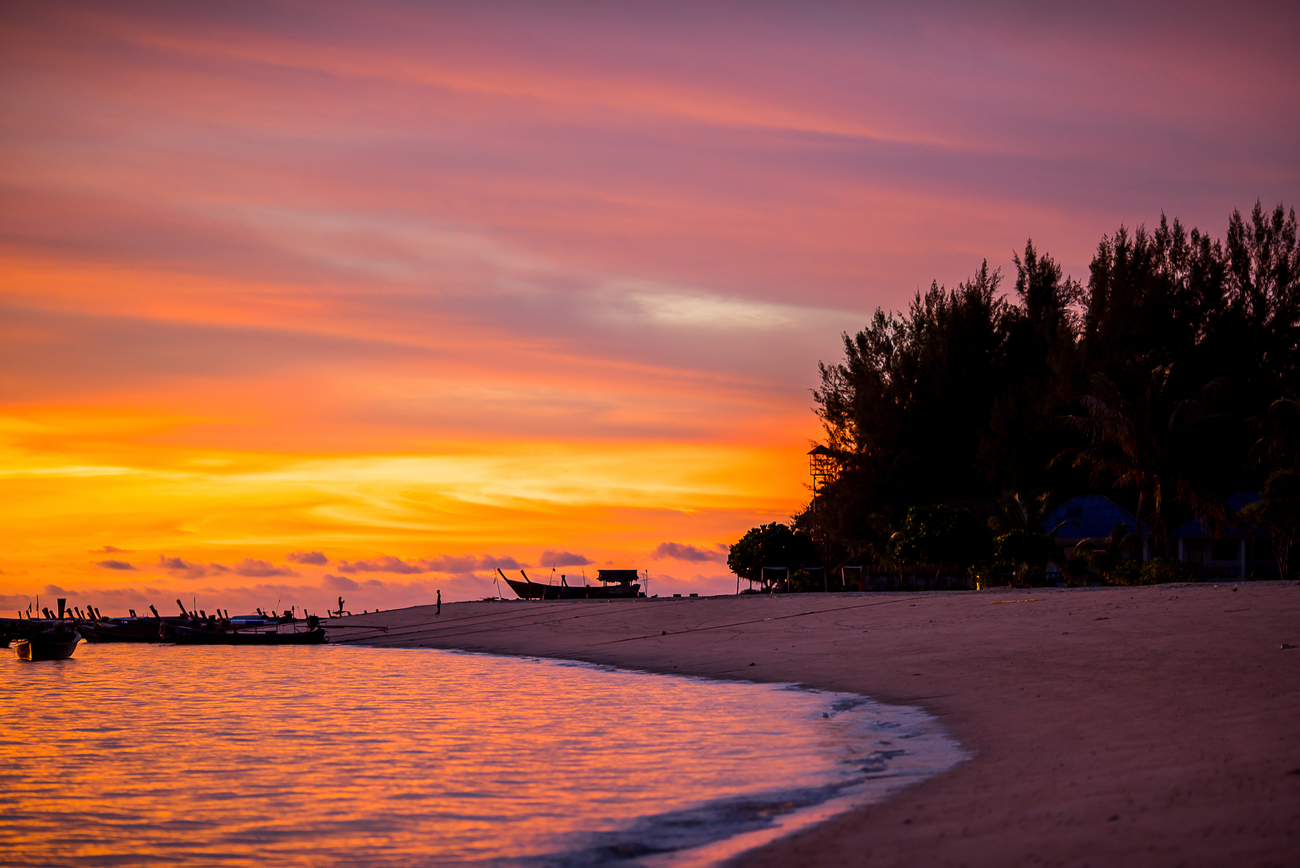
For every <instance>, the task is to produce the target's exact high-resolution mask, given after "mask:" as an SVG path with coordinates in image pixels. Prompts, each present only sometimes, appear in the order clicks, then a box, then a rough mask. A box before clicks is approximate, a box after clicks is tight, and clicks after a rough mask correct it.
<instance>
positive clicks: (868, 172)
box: [0, 0, 1300, 614]
mask: <svg viewBox="0 0 1300 868" xmlns="http://www.w3.org/2000/svg"><path fill="white" fill-rule="evenodd" d="M980 6H981V8H979V9H972V8H968V6H967V5H966V4H955V3H954V4H924V3H921V4H914V3H907V4H904V3H898V4H877V3H843V4H841V3H814V2H801V3H794V2H790V3H776V2H754V3H743V4H739V3H716V4H699V3H680V4H678V3H667V2H666V3H653V4H649V3H623V2H602V3H595V2H591V3H586V2H568V3H565V2H557V3H548V4H539V3H509V2H500V3H392V2H367V3H364V4H361V3H340V2H328V0H325V2H311V3H307V2H258V3H239V2H230V3H220V4H197V3H191V4H182V3H119V2H96V3H89V2H87V3H77V2H67V3H48V4H19V3H0V523H2V525H3V527H4V531H3V533H0V614H3V613H4V612H5V611H7V610H8V611H12V610H16V609H25V608H26V607H27V606H28V605H29V604H32V603H35V602H36V599H37V596H38V595H39V596H40V601H41V605H47V604H52V602H53V599H54V598H55V597H58V596H62V597H66V598H69V600H70V602H71V603H72V604H74V605H82V606H84V605H86V604H93V605H95V606H97V607H98V608H99V609H100V610H101V611H102V612H104V614H110V613H111V614H124V613H125V612H126V610H127V609H129V608H135V609H137V610H140V611H143V610H144V609H145V608H147V606H148V605H149V604H150V603H153V604H155V605H157V606H158V608H159V609H160V611H164V612H170V611H175V602H174V601H175V600H177V599H181V600H183V601H184V603H185V605H186V606H187V607H189V606H191V605H197V606H199V607H205V608H206V609H208V610H211V609H215V608H218V607H220V608H223V609H229V610H231V611H232V612H239V611H251V610H253V609H254V608H256V607H262V608H275V609H282V608H287V607H288V606H290V605H293V606H296V607H298V608H299V609H302V608H306V609H308V610H311V611H314V612H321V611H324V610H326V609H327V608H333V607H334V606H335V605H336V598H337V597H339V596H342V597H343V598H345V600H346V608H347V609H349V610H352V611H360V610H363V609H374V608H380V607H382V608H391V607H397V606H406V605H415V604H420V603H427V602H430V601H432V600H433V599H434V598H435V595H436V593H437V592H438V591H439V590H441V591H442V594H443V598H444V600H457V599H477V598H481V597H484V596H490V595H493V594H495V593H497V587H496V586H494V584H493V576H494V574H495V573H494V571H495V569H497V568H498V567H499V568H501V569H504V570H506V571H507V572H508V573H510V574H512V575H517V571H518V570H520V569H523V570H526V571H528V574H529V575H530V576H531V577H532V578H534V579H541V580H549V578H550V576H551V575H552V572H553V571H554V574H555V575H556V576H558V575H559V574H561V573H564V574H567V575H568V576H569V577H570V579H569V581H570V583H573V582H574V580H575V579H576V580H577V581H578V582H581V581H582V580H583V579H584V578H585V579H586V580H587V581H593V580H594V578H595V571H596V570H598V569H601V568H609V567H613V568H622V569H632V568H635V569H638V570H642V571H643V572H645V573H647V574H648V576H649V584H648V590H649V592H650V593H652V594H655V593H660V594H666V593H688V592H697V593H730V592H734V590H735V588H736V579H735V577H734V576H733V575H731V574H730V573H729V572H728V571H727V568H726V563H725V560H726V547H727V546H728V545H729V544H731V543H733V542H735V541H736V540H737V539H739V537H740V536H741V535H742V534H743V533H744V532H745V531H746V530H747V529H748V528H750V527H753V526H755V525H757V524H761V523H766V522H770V521H785V520H788V518H789V516H790V515H791V514H792V513H794V512H796V511H798V510H799V509H800V508H801V507H802V506H803V505H804V504H806V503H807V500H808V497H809V491H808V488H807V483H808V482H809V479H808V466H807V457H806V452H807V450H808V449H809V448H810V446H811V445H812V444H813V443H814V442H815V441H816V439H817V437H818V435H819V426H818V423H817V419H816V417H815V415H814V414H813V412H812V407H813V398H812V391H811V390H812V389H814V388H816V386H817V385H818V376H817V364H818V362H819V361H826V362H835V361H837V360H838V359H839V358H840V355H841V353H842V349H841V338H840V336H841V334H842V333H845V332H849V333H852V332H855V331H856V330H858V329H859V328H861V327H863V326H864V325H865V323H866V321H867V319H868V318H869V316H870V315H871V314H872V312H873V311H874V310H875V309H876V308H877V307H883V308H885V309H886V310H893V309H901V308H904V307H905V306H906V305H907V303H908V301H909V300H910V298H911V297H912V295H913V294H914V293H916V292H917V291H918V290H923V289H925V288H926V287H928V286H929V285H930V284H931V282H932V281H937V282H939V283H940V284H944V285H947V286H952V285H955V284H956V283H957V282H959V281H961V280H963V279H965V278H967V277H969V276H970V275H972V274H973V273H974V272H975V271H976V270H977V269H978V267H979V265H980V263H981V262H982V261H984V260H987V261H988V262H989V264H990V266H991V267H995V268H1000V269H1002V271H1003V274H1004V275H1006V274H1010V275H1011V277H1014V265H1013V262H1012V256H1013V254H1014V252H1015V251H1017V250H1023V248H1024V245H1025V243H1026V241H1027V240H1028V239H1031V238H1032V240H1033V242H1034V243H1035V245H1036V247H1037V248H1038V249H1039V250H1040V251H1046V252H1047V253H1049V254H1050V255H1052V256H1053V257H1054V258H1056V259H1057V260H1058V261H1059V262H1060V263H1061V264H1062V266H1063V267H1064V270H1065V271H1066V272H1067V273H1068V274H1070V275H1072V276H1074V277H1076V278H1079V279H1084V280H1086V277H1087V269H1088V263H1089V261H1090V258H1091V255H1092V253H1093V251H1094V250H1095V248H1096V245H1097V243H1098V242H1099V241H1100V240H1101V238H1102V236H1103V235H1105V234H1108V233H1113V232H1114V231H1115V230H1116V229H1117V228H1118V227H1119V226H1120V225H1125V226H1129V227H1134V226H1138V225H1142V224H1148V225H1151V224H1154V223H1156V222H1158V220H1159V219H1160V215H1161V214H1162V213H1164V214H1168V215H1169V216H1170V217H1175V216H1177V217H1179V218H1180V219H1182V221H1183V222H1184V223H1186V224H1188V225H1190V226H1199V227H1201V228H1202V229H1204V230H1208V231H1210V232H1211V233H1212V234H1214V235H1216V236H1221V235H1222V234H1223V232H1224V230H1225V228H1226V225H1227V220H1228V217H1229V215H1230V214H1231V213H1232V211H1233V209H1234V208H1239V209H1241V210H1243V211H1245V210H1247V209H1249V208H1250V207H1251V206H1252V205H1253V204H1254V202H1255V201H1256V200H1260V201H1262V202H1263V204H1264V205H1265V206H1266V207H1271V206H1273V205H1275V204H1277V203H1279V202H1281V203H1285V204H1286V205H1287V206H1288V207H1290V206H1293V205H1294V204H1295V203H1296V200H1297V198H1300V196H1298V194H1300V159H1297V156H1298V155H1300V149H1298V148H1297V145H1296V142H1297V141H1300V111H1297V109H1300V51H1297V49H1296V46H1297V45H1300V12H1298V11H1297V10H1296V9H1295V8H1294V7H1292V8H1288V7H1287V6H1285V5H1283V4H1276V5H1269V4H1254V5H1252V4H1246V5H1244V6H1231V7H1230V8H1229V6H1228V5H1227V4H1187V3H1180V4H1168V5H1158V4H1157V5H1147V6H1143V7H1141V8H1135V7H1133V6H1131V5H1130V4H1105V3H1102V4H1098V3H1088V4H1059V5H1057V6H1053V7H1052V8H1050V9H1048V8H1041V4H1030V3H1001V4H997V3H995V4H980ZM1012 283H1013V280H1008V281H1007V283H1006V286H1007V287H1008V288H1009V287H1010V285H1011V284H1012ZM500 590H502V591H505V593H506V594H507V595H509V591H508V590H507V589H505V588H504V587H501V589H500Z"/></svg>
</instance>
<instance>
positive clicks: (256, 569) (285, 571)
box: [235, 558, 298, 579]
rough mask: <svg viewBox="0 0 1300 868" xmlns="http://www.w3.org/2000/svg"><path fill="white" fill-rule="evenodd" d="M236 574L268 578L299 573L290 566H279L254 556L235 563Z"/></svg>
mask: <svg viewBox="0 0 1300 868" xmlns="http://www.w3.org/2000/svg"><path fill="white" fill-rule="evenodd" d="M235 575H239V576H251V577H253V578H259V579H262V578H268V577H270V576H296V575H298V574H297V573H295V572H294V571H293V570H291V569H289V568H288V567H277V566H276V565H275V564H271V563H267V562H266V561H255V560H253V559H252V558H244V559H243V560H242V561H240V562H239V563H237V564H235Z"/></svg>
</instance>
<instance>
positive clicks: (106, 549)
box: [90, 546, 131, 555]
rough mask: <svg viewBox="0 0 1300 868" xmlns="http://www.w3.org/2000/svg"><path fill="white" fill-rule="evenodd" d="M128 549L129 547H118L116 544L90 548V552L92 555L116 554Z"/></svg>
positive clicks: (128, 550) (124, 552)
mask: <svg viewBox="0 0 1300 868" xmlns="http://www.w3.org/2000/svg"><path fill="white" fill-rule="evenodd" d="M130 551H131V550H130V549H120V548H118V547H117V546H104V547H103V548H98V549H91V550H90V553H91V554H92V555H116V554H126V553H128V552H130Z"/></svg>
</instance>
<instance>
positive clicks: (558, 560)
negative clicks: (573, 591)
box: [540, 551, 594, 567]
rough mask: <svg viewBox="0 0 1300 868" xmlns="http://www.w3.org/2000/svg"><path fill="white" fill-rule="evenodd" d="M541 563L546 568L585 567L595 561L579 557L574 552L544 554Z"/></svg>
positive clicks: (545, 552)
mask: <svg viewBox="0 0 1300 868" xmlns="http://www.w3.org/2000/svg"><path fill="white" fill-rule="evenodd" d="M540 563H541V564H542V566H545V567H585V566H588V565H590V564H592V563H594V561H592V560H591V559H590V558H588V557H587V556H585V555H577V554H574V553H573V552H553V551H544V552H542V558H541V561H540Z"/></svg>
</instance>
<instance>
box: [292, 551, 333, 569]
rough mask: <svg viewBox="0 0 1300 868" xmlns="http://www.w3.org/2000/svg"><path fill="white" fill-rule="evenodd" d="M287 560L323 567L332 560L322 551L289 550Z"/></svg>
mask: <svg viewBox="0 0 1300 868" xmlns="http://www.w3.org/2000/svg"><path fill="white" fill-rule="evenodd" d="M286 560H289V561H291V562H293V563H295V564H311V565H313V566H317V567H323V566H325V564H328V563H329V562H330V559H329V558H327V557H325V555H324V554H322V553H321V552H289V557H288V558H286Z"/></svg>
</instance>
